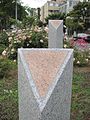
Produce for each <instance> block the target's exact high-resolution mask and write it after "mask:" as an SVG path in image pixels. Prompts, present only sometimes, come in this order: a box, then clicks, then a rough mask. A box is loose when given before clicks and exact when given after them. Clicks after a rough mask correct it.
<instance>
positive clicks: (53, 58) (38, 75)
mask: <svg viewBox="0 0 90 120" xmlns="http://www.w3.org/2000/svg"><path fill="white" fill-rule="evenodd" d="M67 53H68V52H67V51H51V50H50V51H49V50H45V51H42V50H35V51H33V50H31V51H24V57H25V60H26V62H27V64H28V66H29V69H30V72H31V74H32V78H33V80H34V82H35V85H36V88H37V90H38V93H39V95H40V96H41V97H43V96H45V95H46V94H47V92H48V89H49V86H50V85H51V84H52V82H53V81H54V79H55V77H56V75H57V72H58V71H59V69H60V66H61V65H62V64H63V61H64V59H65V57H66V56H67Z"/></svg>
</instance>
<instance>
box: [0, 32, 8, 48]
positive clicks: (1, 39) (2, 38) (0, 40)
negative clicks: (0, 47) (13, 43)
mask: <svg viewBox="0 0 90 120" xmlns="http://www.w3.org/2000/svg"><path fill="white" fill-rule="evenodd" d="M0 44H4V45H5V46H8V45H9V43H8V35H7V34H6V32H5V31H3V32H1V33H0Z"/></svg>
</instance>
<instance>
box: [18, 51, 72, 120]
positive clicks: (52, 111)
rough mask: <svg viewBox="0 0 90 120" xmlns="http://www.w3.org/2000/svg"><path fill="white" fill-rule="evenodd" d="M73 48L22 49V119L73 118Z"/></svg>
mask: <svg viewBox="0 0 90 120" xmlns="http://www.w3.org/2000/svg"><path fill="white" fill-rule="evenodd" d="M72 71H73V50H70V49H67V50H66V49H19V50H18V91H19V94H18V95H19V120H70V105H71V90H72V89H71V88H72Z"/></svg>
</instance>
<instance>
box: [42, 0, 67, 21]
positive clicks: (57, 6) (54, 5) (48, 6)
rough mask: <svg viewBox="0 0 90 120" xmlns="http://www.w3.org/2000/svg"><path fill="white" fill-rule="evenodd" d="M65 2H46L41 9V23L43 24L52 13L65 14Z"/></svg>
mask: <svg viewBox="0 0 90 120" xmlns="http://www.w3.org/2000/svg"><path fill="white" fill-rule="evenodd" d="M66 10H67V2H66V0H51V1H47V3H45V4H44V6H42V7H41V17H40V19H41V21H43V22H45V18H46V17H47V16H48V15H49V14H52V13H59V12H61V13H66Z"/></svg>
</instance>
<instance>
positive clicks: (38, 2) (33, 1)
mask: <svg viewBox="0 0 90 120" xmlns="http://www.w3.org/2000/svg"><path fill="white" fill-rule="evenodd" d="M21 1H22V2H23V5H28V6H30V7H31V8H37V7H41V6H43V5H44V4H45V3H46V2H47V0H21ZM48 1H50V0H48Z"/></svg>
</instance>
